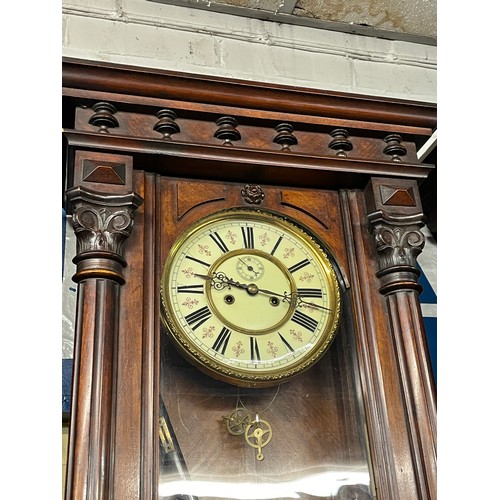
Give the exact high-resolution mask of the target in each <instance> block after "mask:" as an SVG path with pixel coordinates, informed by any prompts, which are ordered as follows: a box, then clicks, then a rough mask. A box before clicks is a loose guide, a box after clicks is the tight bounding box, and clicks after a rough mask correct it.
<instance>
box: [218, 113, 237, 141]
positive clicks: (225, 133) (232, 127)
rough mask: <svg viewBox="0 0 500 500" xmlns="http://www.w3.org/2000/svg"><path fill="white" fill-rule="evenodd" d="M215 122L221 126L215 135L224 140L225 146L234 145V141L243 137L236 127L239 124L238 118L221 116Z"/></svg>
mask: <svg viewBox="0 0 500 500" xmlns="http://www.w3.org/2000/svg"><path fill="white" fill-rule="evenodd" d="M215 124H216V125H217V126H218V127H219V128H218V129H217V130H216V131H215V133H214V137H216V138H217V139H220V140H222V141H224V142H223V146H232V145H233V143H232V141H239V140H240V139H241V134H240V133H239V131H238V130H237V129H236V127H237V126H238V121H237V120H236V118H233V117H232V116H221V117H220V118H218V119H217V121H216V122H215Z"/></svg>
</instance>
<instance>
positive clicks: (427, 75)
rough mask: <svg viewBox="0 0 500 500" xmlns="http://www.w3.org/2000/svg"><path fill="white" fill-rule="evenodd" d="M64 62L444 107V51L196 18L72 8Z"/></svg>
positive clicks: (194, 13)
mask: <svg viewBox="0 0 500 500" xmlns="http://www.w3.org/2000/svg"><path fill="white" fill-rule="evenodd" d="M62 28H63V44H62V55H63V56H68V57H76V58H82V59H88V60H95V61H106V62H115V63H121V64H130V65H134V66H141V67H151V68H159V69H169V70H176V71H181V72H189V73H199V74H207V75H215V76H223V77H232V78H238V79H243V80H254V81H262V82H269V83H279V84H285V85H295V86H302V87H310V88H317V89H325V90H338V91H341V92H353V93H357V94H365V95H375V96H386V97H395V98H402V99H410V100H416V101H422V102H436V47H431V46H426V45H420V44H415V43H409V42H400V41H390V40H382V39H377V38H371V37H364V36H359V35H351V34H348V33H340V32H333V31H326V30H319V29H313V28H308V27H303V26H292V25H286V24H279V23H272V22H266V21H260V20H257V19H246V18H242V17H237V16H230V15H225V14H219V13H215V12H207V11H202V10H197V9H186V8H183V7H175V6H171V5H164V4H161V3H156V2H149V1H147V0H63V23H62Z"/></svg>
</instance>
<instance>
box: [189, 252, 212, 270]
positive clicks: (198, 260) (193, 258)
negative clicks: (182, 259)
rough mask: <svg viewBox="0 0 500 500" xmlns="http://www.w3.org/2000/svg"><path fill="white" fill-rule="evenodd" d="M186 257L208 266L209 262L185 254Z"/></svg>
mask: <svg viewBox="0 0 500 500" xmlns="http://www.w3.org/2000/svg"><path fill="white" fill-rule="evenodd" d="M186 259H189V260H192V261H194V262H198V264H201V265H202V266H206V267H210V264H209V263H208V262H205V261H203V260H200V259H197V258H196V257H191V255H186Z"/></svg>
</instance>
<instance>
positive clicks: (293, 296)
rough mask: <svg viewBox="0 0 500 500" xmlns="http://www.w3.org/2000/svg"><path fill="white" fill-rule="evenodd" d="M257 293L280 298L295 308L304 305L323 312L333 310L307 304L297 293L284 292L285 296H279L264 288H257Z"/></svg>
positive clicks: (310, 303)
mask: <svg viewBox="0 0 500 500" xmlns="http://www.w3.org/2000/svg"><path fill="white" fill-rule="evenodd" d="M259 292H260V293H263V294H265V295H274V296H276V297H281V298H282V299H283V302H288V303H289V304H291V305H293V306H295V307H301V306H302V305H305V306H310V307H315V308H317V309H324V310H325V311H332V310H333V309H330V308H329V307H325V306H320V305H319V304H315V303H314V302H308V301H306V300H303V299H302V297H301V296H300V294H298V293H297V292H292V293H290V294H287V293H286V292H285V294H281V293H276V292H273V291H271V290H266V289H265V288H259Z"/></svg>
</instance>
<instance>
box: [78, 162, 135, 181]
mask: <svg viewBox="0 0 500 500" xmlns="http://www.w3.org/2000/svg"><path fill="white" fill-rule="evenodd" d="M125 176H126V165H125V164H124V163H111V162H105V161H100V162H96V161H93V160H84V161H83V179H82V180H83V181H85V182H99V183H102V184H120V185H125Z"/></svg>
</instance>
